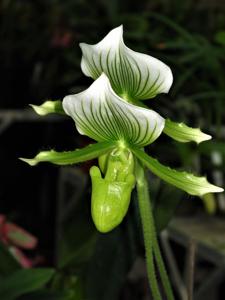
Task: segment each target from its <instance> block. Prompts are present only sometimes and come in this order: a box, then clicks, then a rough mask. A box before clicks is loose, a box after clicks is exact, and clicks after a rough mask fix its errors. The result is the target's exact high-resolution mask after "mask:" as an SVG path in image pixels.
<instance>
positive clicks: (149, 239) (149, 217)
mask: <svg viewBox="0 0 225 300" xmlns="http://www.w3.org/2000/svg"><path fill="white" fill-rule="evenodd" d="M136 179H137V192H138V200H139V207H140V214H141V220H142V226H143V232H144V242H145V249H146V263H147V272H148V277H149V283H150V286H151V289H152V294H153V297H154V299H161V296H160V294H159V289H158V284H157V280H156V275H155V268H154V255H155V260H156V263H157V266H158V269H159V273H160V277H161V280H162V284H163V287H164V289H165V292H166V295H167V298H168V300H174V296H173V292H172V288H171V285H170V281H169V278H168V275H167V272H166V269H165V266H164V262H163V259H162V256H161V252H160V248H159V244H158V240H157V235H156V230H155V224H154V217H153V214H152V207H151V201H150V196H149V190H148V181H147V180H146V177H145V172H144V168H143V166H142V165H141V164H140V163H139V162H137V168H136Z"/></svg>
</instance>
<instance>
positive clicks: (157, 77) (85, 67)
mask: <svg viewBox="0 0 225 300" xmlns="http://www.w3.org/2000/svg"><path fill="white" fill-rule="evenodd" d="M80 47H81V50H82V53H83V56H82V60H81V68H82V71H83V72H84V74H85V75H87V76H89V77H92V78H93V79H97V78H98V77H99V76H100V75H101V74H102V72H104V73H105V74H106V75H107V76H108V78H109V80H110V83H111V85H112V88H113V89H114V91H115V92H116V93H117V94H119V95H120V96H121V97H123V98H125V99H127V100H129V99H131V100H132V99H149V98H153V97H155V96H156V95H157V94H159V93H167V92H168V91H169V89H170V87H171V85H172V82H173V75H172V72H171V70H170V68H169V67H168V66H167V65H165V64H164V63H163V62H161V61H160V60H158V59H156V58H154V57H152V56H149V55H146V54H142V53H138V52H135V51H133V50H131V49H129V48H128V47H126V45H125V44H124V42H123V27H122V26H120V27H117V28H115V29H113V30H112V31H110V32H109V34H108V35H107V36H106V37H105V38H104V39H103V40H102V41H101V42H99V43H98V44H95V45H88V44H84V43H81V44H80Z"/></svg>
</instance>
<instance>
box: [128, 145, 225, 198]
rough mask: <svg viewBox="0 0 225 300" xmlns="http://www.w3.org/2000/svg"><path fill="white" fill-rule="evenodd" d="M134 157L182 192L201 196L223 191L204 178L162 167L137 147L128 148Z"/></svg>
mask: <svg viewBox="0 0 225 300" xmlns="http://www.w3.org/2000/svg"><path fill="white" fill-rule="evenodd" d="M130 149H131V151H132V152H133V153H134V155H135V156H136V157H137V158H138V159H139V160H140V161H141V162H142V163H143V164H144V165H145V166H146V167H147V168H148V169H149V170H151V171H152V173H154V174H155V175H157V176H159V177H160V178H161V179H163V180H164V181H166V182H168V183H169V184H172V185H174V186H176V187H177V188H179V189H181V190H184V191H185V192H187V193H188V194H190V195H193V196H199V197H201V196H203V195H205V194H208V193H220V192H223V189H222V188H220V187H218V186H216V185H213V184H211V183H209V182H208V181H207V179H206V177H197V176H194V175H193V174H190V173H187V172H179V171H176V170H174V169H171V168H169V167H166V166H164V165H162V164H161V163H160V162H158V161H157V160H156V159H155V158H152V157H151V156H149V155H147V154H146V153H145V152H143V151H142V150H140V149H139V148H138V147H135V146H132V145H131V146H130Z"/></svg>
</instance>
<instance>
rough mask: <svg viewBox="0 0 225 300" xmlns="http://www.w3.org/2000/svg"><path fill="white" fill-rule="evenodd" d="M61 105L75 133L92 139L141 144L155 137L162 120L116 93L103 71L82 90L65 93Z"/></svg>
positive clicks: (156, 114)
mask: <svg viewBox="0 0 225 300" xmlns="http://www.w3.org/2000/svg"><path fill="white" fill-rule="evenodd" d="M63 109H64V111H65V112H66V114H68V115H69V116H71V117H72V118H73V119H74V121H75V124H76V127H77V130H78V131H79V133H81V134H85V135H87V136H89V137H90V138H93V139H94V140H96V141H104V140H119V141H126V142H128V143H131V144H136V145H139V146H145V145H148V144H150V143H152V142H153V141H154V140H155V139H157V138H158V136H159V135H160V134H161V132H162V130H163V128H164V122H165V121H164V119H163V118H162V117H161V116H160V115H159V114H158V113H156V112H155V111H153V110H150V109H145V108H142V107H138V106H135V105H133V104H130V103H128V102H126V101H124V100H123V99H121V98H120V97H118V96H117V95H116V94H115V93H114V91H113V90H112V88H111V85H110V82H109V79H108V78H107V76H106V75H105V74H104V73H103V74H102V75H101V76H100V77H99V78H98V79H97V80H96V81H95V82H94V83H93V84H92V85H91V86H90V87H89V88H88V89H87V90H85V91H84V92H82V93H79V94H75V95H71V96H66V97H65V98H64V99H63Z"/></svg>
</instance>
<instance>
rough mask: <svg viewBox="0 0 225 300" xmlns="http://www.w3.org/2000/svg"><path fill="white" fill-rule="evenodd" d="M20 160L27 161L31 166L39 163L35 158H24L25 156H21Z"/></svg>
mask: <svg viewBox="0 0 225 300" xmlns="http://www.w3.org/2000/svg"><path fill="white" fill-rule="evenodd" d="M19 160H21V161H23V162H25V163H27V164H28V165H30V166H32V167H33V166H36V165H37V164H38V162H37V161H36V160H35V159H34V158H23V157H19Z"/></svg>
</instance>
